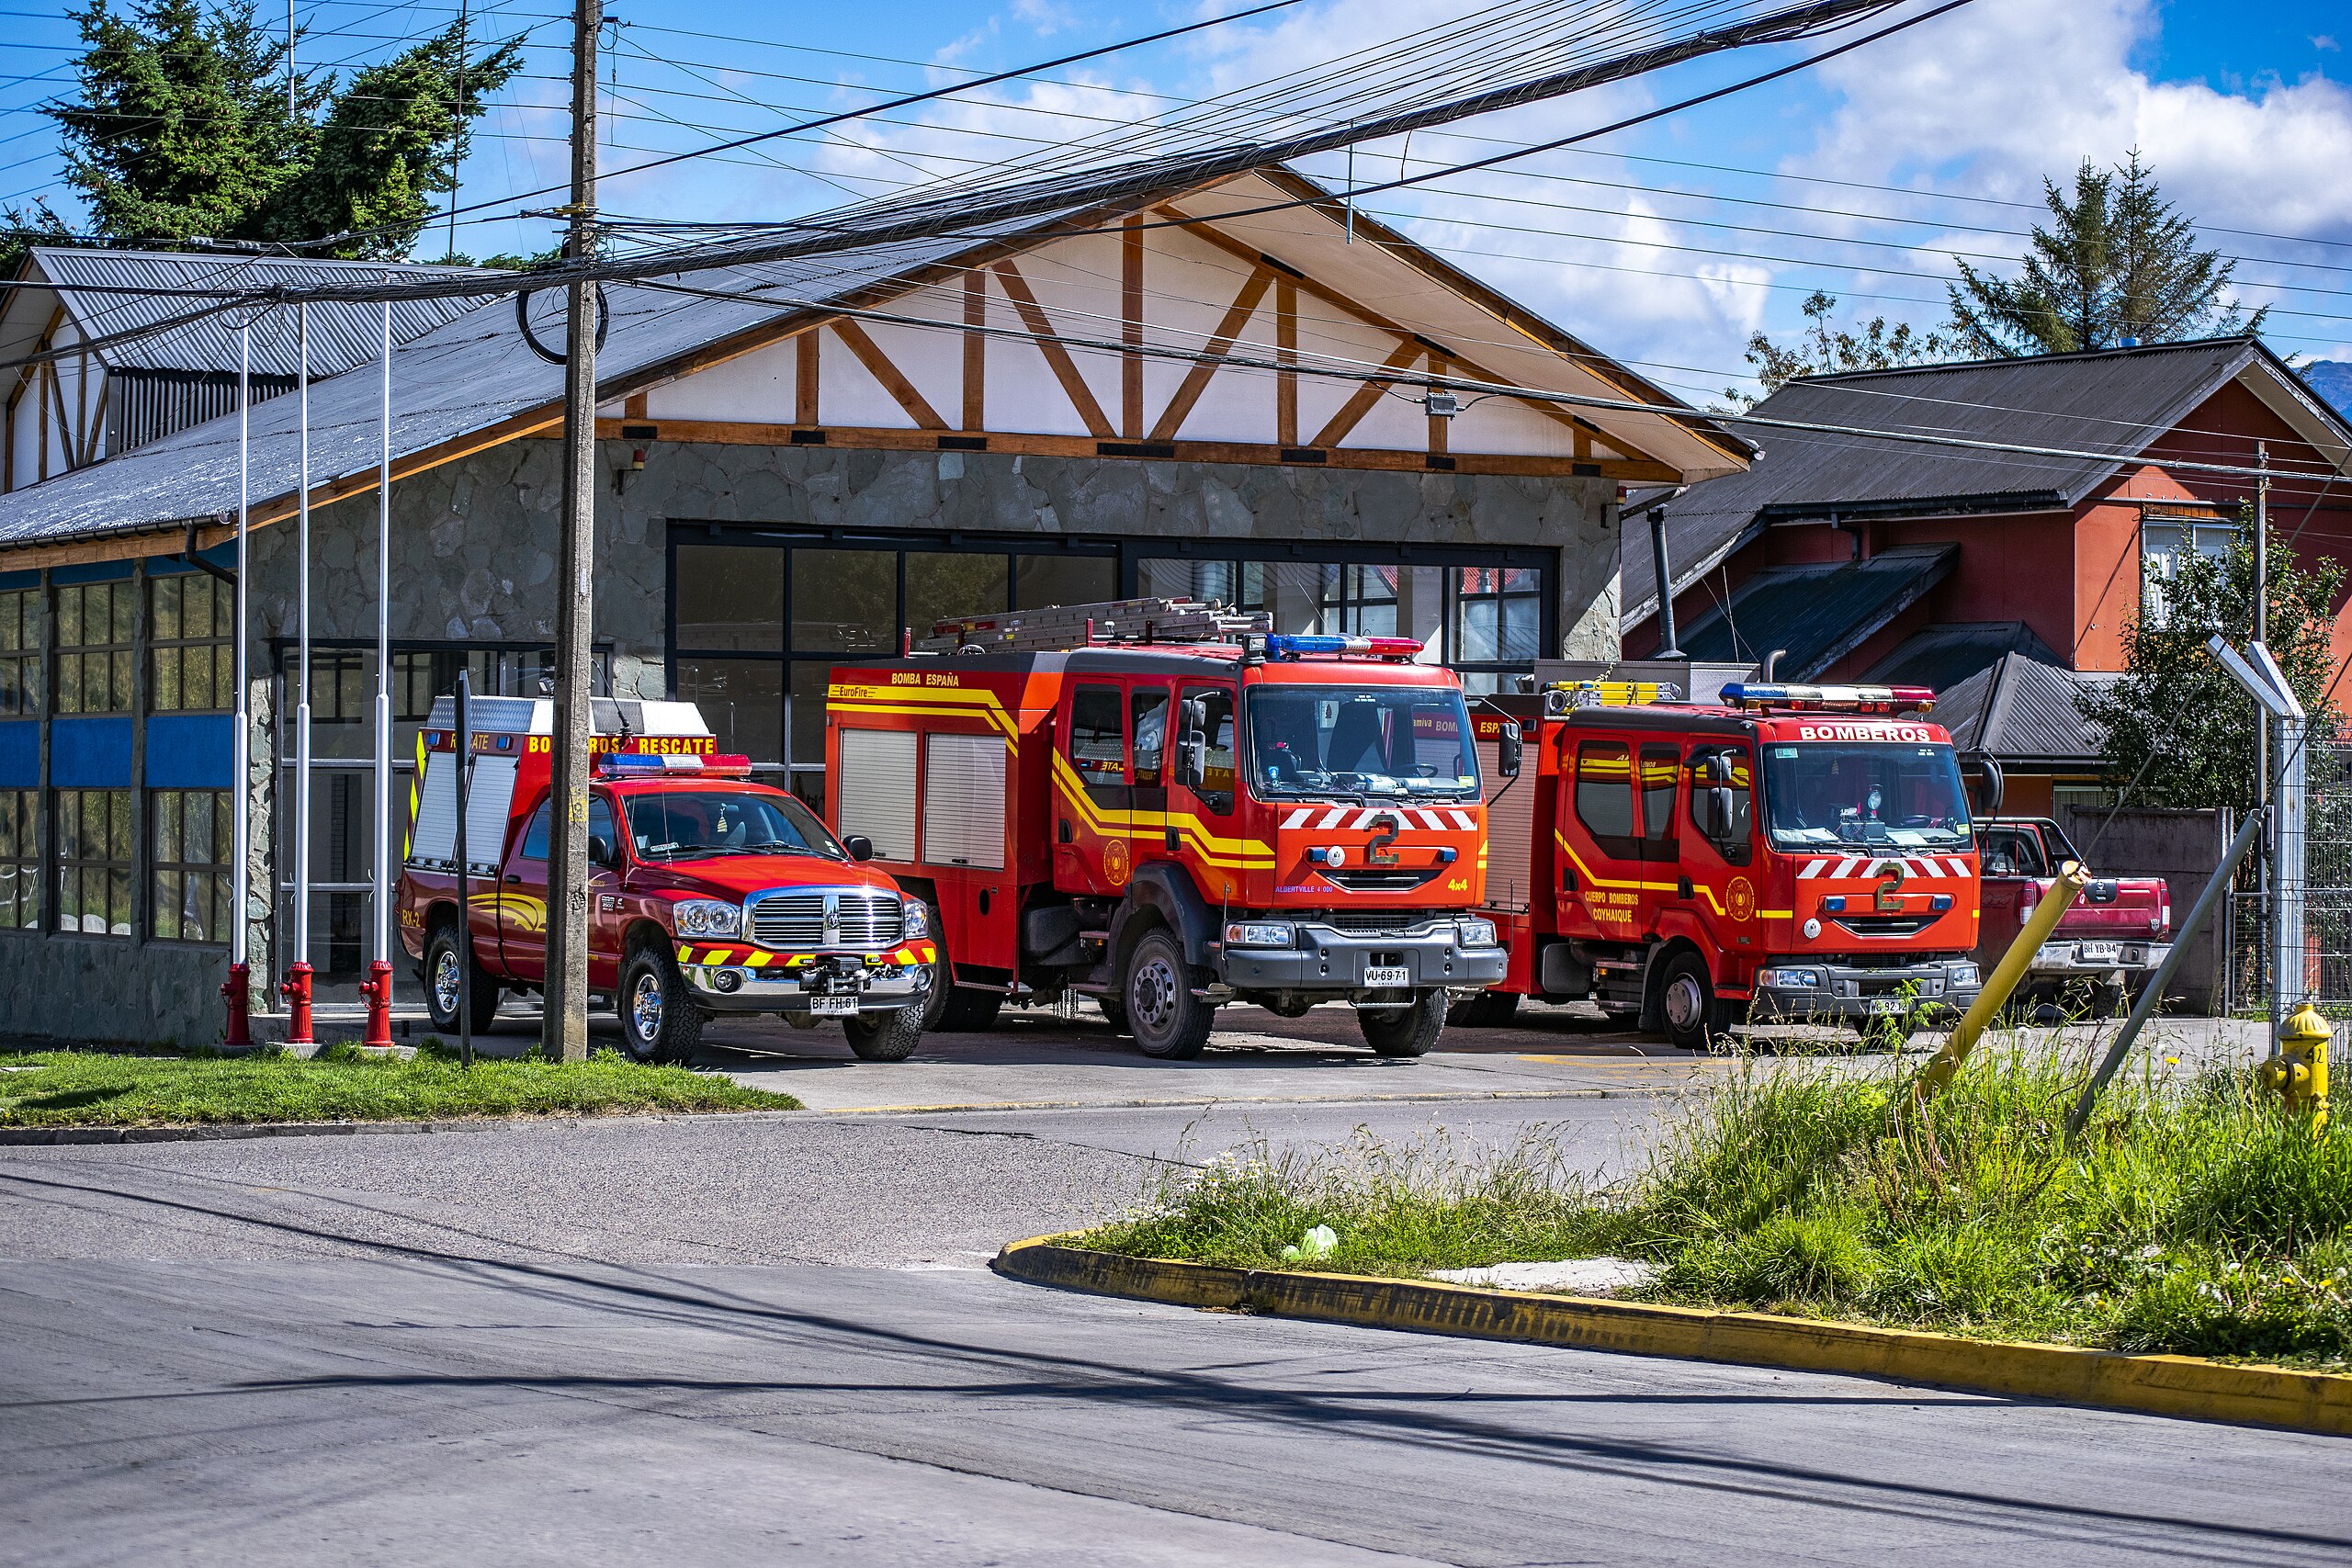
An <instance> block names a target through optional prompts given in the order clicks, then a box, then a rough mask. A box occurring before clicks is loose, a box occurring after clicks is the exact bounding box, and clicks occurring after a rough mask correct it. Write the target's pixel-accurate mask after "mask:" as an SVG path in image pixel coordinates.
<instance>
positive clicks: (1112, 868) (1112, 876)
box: [1103, 839, 1135, 887]
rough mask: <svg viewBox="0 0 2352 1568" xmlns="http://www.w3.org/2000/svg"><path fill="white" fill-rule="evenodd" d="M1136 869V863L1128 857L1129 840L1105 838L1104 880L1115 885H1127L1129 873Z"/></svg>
mask: <svg viewBox="0 0 2352 1568" xmlns="http://www.w3.org/2000/svg"><path fill="white" fill-rule="evenodd" d="M1134 869H1135V865H1134V863H1133V862H1131V861H1130V860H1129V859H1128V858H1127V841H1126V840H1125V839H1105V840H1103V881H1105V882H1108V883H1109V884H1110V885H1111V886H1114V887H1125V886H1126V885H1127V874H1128V873H1129V872H1131V871H1133V870H1134Z"/></svg>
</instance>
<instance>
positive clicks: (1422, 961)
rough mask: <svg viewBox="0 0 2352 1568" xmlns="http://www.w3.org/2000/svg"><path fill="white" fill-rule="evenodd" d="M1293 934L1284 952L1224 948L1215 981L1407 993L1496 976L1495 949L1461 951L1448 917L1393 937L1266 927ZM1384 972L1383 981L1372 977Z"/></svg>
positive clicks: (1478, 983)
mask: <svg viewBox="0 0 2352 1568" xmlns="http://www.w3.org/2000/svg"><path fill="white" fill-rule="evenodd" d="M1265 923H1272V924H1287V925H1290V926H1291V927H1292V928H1293V933H1294V934H1293V936H1292V940H1291V944H1290V945H1289V946H1287V947H1273V946H1268V947H1244V946H1241V945H1240V944H1238V943H1231V944H1227V945H1225V946H1223V947H1221V948H1219V949H1218V950H1217V951H1216V955H1215V957H1216V972H1217V978H1218V979H1220V980H1222V981H1224V982H1225V983H1226V984H1227V985H1228V986H1230V987H1233V988H1234V989H1235V990H1237V991H1329V992H1333V993H1340V994H1343V993H1346V992H1351V991H1363V990H1390V989H1394V988H1396V987H1397V986H1398V985H1399V983H1400V982H1399V981H1398V980H1397V979H1395V978H1393V977H1392V976H1395V975H1397V974H1398V973H1400V972H1401V974H1402V975H1403V976H1404V977H1403V980H1402V982H1401V984H1402V985H1403V986H1405V987H1409V988H1411V989H1414V990H1426V989H1428V988H1430V987H1436V986H1453V987H1465V988H1476V989H1483V988H1485V987H1488V986H1491V985H1493V984H1494V983H1495V982H1496V981H1498V980H1499V979H1501V978H1502V977H1503V970H1504V968H1505V966H1506V965H1507V964H1509V962H1510V954H1509V953H1508V952H1507V951H1506V950H1505V949H1503V948H1501V947H1468V946H1464V944H1463V942H1462V940H1461V936H1462V932H1461V929H1460V928H1459V927H1458V926H1456V925H1455V924H1454V922H1453V919H1451V918H1448V919H1440V920H1430V921H1425V922H1422V923H1420V924H1418V925H1414V926H1410V927H1408V928H1405V929H1404V930H1402V931H1399V932H1398V933H1397V934H1386V933H1368V932H1363V931H1340V930H1339V929H1338V928H1336V927H1334V926H1329V925H1325V924H1321V923H1319V922H1317V921H1315V920H1312V919H1306V920H1296V921H1279V920H1277V921H1270V922H1265ZM1383 970H1385V971H1387V972H1388V973H1387V974H1385V975H1384V974H1381V973H1378V972H1379V971H1383Z"/></svg>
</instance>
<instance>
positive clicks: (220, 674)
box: [146, 571, 237, 713]
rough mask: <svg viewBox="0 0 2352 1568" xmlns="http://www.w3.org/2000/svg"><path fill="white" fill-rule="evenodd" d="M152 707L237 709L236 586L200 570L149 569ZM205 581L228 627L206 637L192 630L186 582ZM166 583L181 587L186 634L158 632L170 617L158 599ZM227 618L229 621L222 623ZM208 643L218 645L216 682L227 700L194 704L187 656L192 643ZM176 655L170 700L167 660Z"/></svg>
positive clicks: (215, 613)
mask: <svg viewBox="0 0 2352 1568" xmlns="http://www.w3.org/2000/svg"><path fill="white" fill-rule="evenodd" d="M146 582H147V606H146V608H147V639H146V640H147V711H148V712H149V713H233V712H234V711H236V705H237V678H236V649H237V643H236V637H237V626H236V590H235V589H234V588H232V587H230V586H229V585H227V584H225V583H223V582H221V581H219V580H218V579H217V578H214V577H212V576H211V575H209V573H206V572H199V571H190V572H177V571H175V572H164V573H161V574H156V573H150V574H148V575H147V579H146ZM198 583H201V584H202V585H203V586H204V590H205V596H206V597H207V598H208V599H209V601H210V602H211V604H212V619H213V625H214V626H216V627H222V629H220V630H217V631H215V632H212V633H209V634H208V635H206V636H203V637H189V636H187V635H186V629H187V597H188V596H187V592H186V587H187V585H193V584H198ZM166 588H173V589H178V590H179V591H180V592H179V594H178V597H179V599H180V605H179V610H178V622H179V625H180V627H181V635H180V636H177V637H162V636H159V635H157V634H158V630H159V628H160V627H161V626H163V624H164V617H163V614H162V611H161V609H160V607H159V606H158V604H157V603H156V601H157V600H158V599H159V598H160V597H162V596H163V594H164V590H165V589H166ZM224 622H225V623H226V625H225V627H223V626H222V624H223V623H224ZM196 648H207V649H212V651H213V660H212V686H213V690H214V692H215V693H217V694H220V695H221V696H223V697H225V698H226V699H227V700H226V701H225V702H222V703H220V704H218V705H211V704H208V705H204V706H200V707H199V706H191V705H188V704H187V702H186V701H185V700H184V699H185V697H186V695H187V651H186V650H187V649H196ZM166 654H169V655H172V656H173V658H174V660H175V663H176V667H177V672H176V674H175V678H174V680H173V682H172V689H173V692H174V694H175V698H174V700H173V701H172V702H170V703H166V702H164V699H163V694H164V656H165V655H166Z"/></svg>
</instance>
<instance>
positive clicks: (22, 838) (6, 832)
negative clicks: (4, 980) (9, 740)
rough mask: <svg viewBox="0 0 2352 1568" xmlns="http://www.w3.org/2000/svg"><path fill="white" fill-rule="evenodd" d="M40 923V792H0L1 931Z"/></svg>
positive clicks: (27, 928)
mask: <svg viewBox="0 0 2352 1568" xmlns="http://www.w3.org/2000/svg"><path fill="white" fill-rule="evenodd" d="M39 925H40V792H39V791H38V790H29V789H0V931H28V930H32V929H34V928H36V927H38V926H39Z"/></svg>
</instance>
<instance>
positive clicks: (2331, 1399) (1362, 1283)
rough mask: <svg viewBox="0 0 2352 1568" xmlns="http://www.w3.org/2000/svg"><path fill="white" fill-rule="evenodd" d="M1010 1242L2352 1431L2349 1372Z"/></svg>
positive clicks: (2082, 1396)
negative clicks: (1218, 1264) (1236, 1266)
mask: <svg viewBox="0 0 2352 1568" xmlns="http://www.w3.org/2000/svg"><path fill="white" fill-rule="evenodd" d="M1063 1239H1064V1238H1063V1237H1060V1236H1037V1237H1034V1238H1033V1239H1031V1240H1028V1241H1016V1242H1012V1243H1009V1244H1008V1245H1007V1246H1006V1247H1004V1249H1003V1250H1002V1251H1001V1252H999V1253H998V1254H997V1256H996V1261H995V1263H994V1265H993V1267H994V1268H995V1269H996V1271H997V1272H998V1273H1000V1274H1003V1275H1006V1276H1008V1277H1009V1278H1012V1279H1015V1280H1027V1281H1029V1282H1030V1283H1032V1284H1038V1285H1056V1286H1059V1287H1061V1288H1063V1289H1066V1290H1074V1291H1089V1292H1094V1293H1095V1294H1098V1295H1112V1296H1126V1297H1131V1298H1135V1299H1138V1300H1142V1301H1154V1302H1168V1303H1172V1304H1174V1305H1177V1306H1190V1307H1216V1308H1222V1309H1224V1310H1227V1311H1248V1312H1253V1313H1260V1314H1266V1315H1268V1316H1273V1317H1302V1318H1311V1319H1314V1320H1316V1321H1318V1322H1323V1323H1351V1324H1356V1325H1360V1326H1363V1327H1367V1328H1402V1329H1412V1330H1418V1331H1419V1332H1421V1333H1425V1334H1455V1335H1462V1336H1464V1337H1470V1338H1474V1339H1524V1340H1532V1341H1534V1342H1536V1343H1537V1344H1543V1345H1568V1346H1574V1347H1576V1348H1579V1349H1586V1350H1615V1351H1619V1352H1622V1353H1623V1354H1626V1355H1633V1356H1671V1357H1675V1358H1677V1359H1682V1360H1692V1361H1730V1362H1736V1363H1738V1364H1741V1365H1745V1366H1765V1367H1793V1368H1798V1369H1801V1370H1803V1371H1816V1372H1850V1373H1858V1374H1860V1375H1861V1376H1864V1377H1874V1378H1887V1379H1891V1380H1893V1381H1894V1382H1912V1383H1929V1384H1934V1385H1936V1386H1938V1387H1942V1388H1957V1389H1969V1390H1973V1391H1975V1392H1978V1393H1999V1394H2009V1395H2013V1396H2015V1397H2018V1398H2021V1399H2048V1400H2055V1401H2058V1402H2061V1403H2063V1404H2091V1405H2103V1406H2106V1407H2107V1408H2109V1409H2115V1410H2139V1411H2145V1412H2148V1413H2149V1414H2152V1415H2157V1416H2188V1417H2190V1418H2192V1419H2196V1420H2200V1421H2227V1422H2232V1423H2235V1424H2239V1425H2245V1426H2259V1427H2292V1428H2295V1429H2297V1430H2300V1431H2306V1432H2333V1433H2337V1434H2352V1377H2346V1376H2342V1375H2339V1374H2336V1373H2332V1372H2306V1371H2295V1370H2293V1369H2292V1368H2288V1367H2268V1366H2233V1365H2229V1364H2225V1363H2223V1362H2220V1361H2209V1360H2206V1359H2202V1358H2200V1357H2196V1356H2130V1355H2125V1354H2122V1353H2121V1352H2120V1351H2114V1350H2086V1349H2080V1348H2075V1347H2074V1346H2071V1345H2031V1344H2015V1343H2010V1342H2007V1341H2003V1340H1989V1339H1963V1338H1960V1337H1956V1336H1953V1335H1949V1334H1924V1333H1918V1332H1915V1331H1913V1330H1909V1329H1901V1328H1874V1327H1870V1326H1867V1325H1861V1324H1847V1323H1817V1322H1815V1321H1814V1320H1812V1319H1810V1318H1798V1317H1775V1316H1773V1315H1771V1314H1768V1313H1749V1312H1709V1311H1703V1310H1701V1309H1698V1308H1692V1307H1676V1306H1655V1305H1651V1304H1648V1303H1640V1302H1612V1301H1596V1300H1592V1299H1590V1298H1587V1297H1581V1296H1545V1295H1533V1294H1530V1293H1528V1292H1521V1291H1493V1290H1482V1289H1478V1288H1476V1287H1474V1286H1468V1285H1447V1284H1440V1283H1437V1282H1435V1281H1431V1280H1380V1279H1370V1278H1364V1277H1362V1276H1351V1275H1344V1274H1294V1273H1289V1272H1286V1271H1283V1270H1280V1269H1222V1268H1216V1267H1213V1266H1211V1265H1208V1264H1202V1263H1179V1262H1174V1261H1171V1260H1169V1259H1165V1258H1125V1257H1121V1256H1118V1255H1117V1254H1114V1253H1108V1252H1091V1251H1088V1250H1086V1249H1085V1248H1082V1247H1064V1246H1061V1245H1060V1243H1061V1241H1062V1240H1063Z"/></svg>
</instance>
